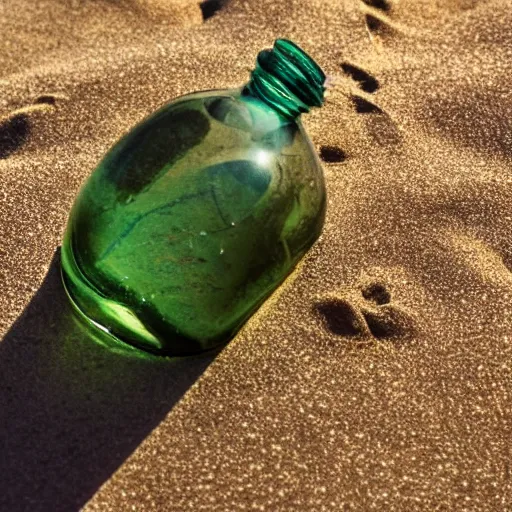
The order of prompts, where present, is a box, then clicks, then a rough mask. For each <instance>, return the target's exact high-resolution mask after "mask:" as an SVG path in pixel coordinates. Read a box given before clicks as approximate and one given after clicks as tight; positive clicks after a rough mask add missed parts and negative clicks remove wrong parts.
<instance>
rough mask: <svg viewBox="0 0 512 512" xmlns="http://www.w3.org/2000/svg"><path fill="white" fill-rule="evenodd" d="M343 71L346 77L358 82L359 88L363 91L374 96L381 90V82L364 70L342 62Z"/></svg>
mask: <svg viewBox="0 0 512 512" xmlns="http://www.w3.org/2000/svg"><path fill="white" fill-rule="evenodd" d="M341 69H342V70H343V72H344V73H345V74H346V75H348V76H350V77H351V78H352V79H353V80H355V81H356V82H358V85H359V87H360V88H361V89H362V90H363V91H365V92H367V93H370V94H373V93H374V92H375V91H376V90H377V89H378V88H379V82H378V81H377V79H376V78H375V77H373V76H372V75H370V73H368V72H367V71H365V70H364V69H361V68H359V67H357V66H354V65H353V64H350V63H348V62H342V63H341Z"/></svg>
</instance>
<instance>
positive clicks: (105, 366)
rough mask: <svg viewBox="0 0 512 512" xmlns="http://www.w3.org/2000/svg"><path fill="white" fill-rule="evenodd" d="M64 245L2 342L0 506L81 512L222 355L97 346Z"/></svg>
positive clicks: (0, 354)
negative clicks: (70, 285)
mask: <svg viewBox="0 0 512 512" xmlns="http://www.w3.org/2000/svg"><path fill="white" fill-rule="evenodd" d="M59 267H60V252H59V251H57V252H56V254H55V256H54V258H53V260H52V263H51V266H50V269H49V271H48V274H47V276H46V278H45V280H44V282H43V284H42V286H41V288H40V289H39V291H38V292H37V294H36V295H35V296H34V297H33V299H32V301H31V302H30V303H29V305H28V306H27V308H26V309H25V311H24V312H23V314H22V315H21V316H20V317H19V318H18V320H17V321H16V322H15V323H14V325H13V326H12V328H11V330H10V331H9V332H8V333H7V335H6V336H5V338H4V340H3V341H2V342H1V343H0V482H1V483H0V510H2V511H3V510H5V511H24V510H30V511H48V510H51V511H54V512H59V511H73V510H79V509H80V508H81V507H82V506H83V505H84V504H85V502H86V501H87V500H88V499H89V498H90V497H91V496H92V495H93V494H94V493H95V491H96V490H97V489H98V488H99V487H100V486H101V485H102V484H103V482H105V481H106V480H107V479H108V478H109V477H110V476H111V475H112V473H113V472H114V471H115V470H116V469H117V468H118V467H119V466H120V465H121V464H122V462H123V461H124V460H125V459H126V458H127V457H128V456H129V455H130V454H131V453H132V452H133V451H134V450H135V449H136V447H137V446H138V445H139V444H140V443H141V442H142V441H143V440H144V438H145V437H146V436H147V435H148V434H149V433H150V432H151V431H152V430H153V429H154V428H155V427H156V426H157V425H158V424H159V423H160V421H161V420H162V419H163V418H164V417H165V415H166V414H167V413H168V412H169V411H170V410H171V409H172V407H173V406H174V404H176V402H177V401H178V400H179V399H180V398H181V397H182V396H183V394H184V393H185V392H186V391H187V390H188V388H190V386H191V385H192V384H193V383H194V382H195V381H196V380H197V379H198V377H199V376H200V375H201V374H202V373H203V372H204V370H205V369H206V368H207V366H208V365H209V364H210V363H211V361H212V360H213V359H214V358H215V356H216V355H217V354H218V353H219V351H217V352H216V353H213V354H211V353H209V354H207V355H204V356H197V357H189V358H176V359H165V358H157V357H154V356H151V357H147V358H144V357H137V355H136V354H134V353H133V352H132V353H131V354H130V351H126V353H122V354H117V353H115V352H113V351H112V350H108V349H107V348H105V347H103V346H102V345H100V344H98V343H95V342H94V341H93V339H92V338H91V335H90V333H88V331H86V330H85V328H84V327H82V325H81V323H80V322H78V321H77V319H76V317H75V315H74V314H73V313H72V310H71V306H70V304H69V303H68V299H67V297H66V294H65V292H64V290H63V288H62V285H61V282H60V268H59Z"/></svg>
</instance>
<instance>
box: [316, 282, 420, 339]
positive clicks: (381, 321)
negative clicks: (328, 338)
mask: <svg viewBox="0 0 512 512" xmlns="http://www.w3.org/2000/svg"><path fill="white" fill-rule="evenodd" d="M314 308H315V310H316V312H317V314H318V315H319V316H320V318H321V320H322V323H323V325H324V328H325V329H327V331H329V332H331V333H332V334H335V335H338V336H345V337H350V338H354V339H357V340H364V341H371V340H372V339H374V340H375V339H377V340H405V339H408V338H411V337H413V336H414V334H415V333H416V332H417V325H416V320H415V318H414V316H413V315H412V314H411V313H410V312H409V311H408V310H407V309H406V308H404V307H402V306H400V305H399V304H396V303H395V302H394V301H393V299H392V295H391V291H390V288H389V286H388V285H386V284H385V283H384V282H382V281H372V282H369V283H366V284H363V285H361V286H360V287H358V288H357V289H350V290H346V291H344V292H341V293H334V294H329V295H327V296H325V297H323V298H320V299H319V300H317V301H316V303H315V306H314Z"/></svg>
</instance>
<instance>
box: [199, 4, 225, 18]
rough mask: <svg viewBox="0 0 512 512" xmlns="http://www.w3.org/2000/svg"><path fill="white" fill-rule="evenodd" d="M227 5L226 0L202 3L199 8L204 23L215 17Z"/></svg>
mask: <svg viewBox="0 0 512 512" xmlns="http://www.w3.org/2000/svg"><path fill="white" fill-rule="evenodd" d="M225 3H226V0H204V1H203V2H201V3H200V4H199V7H200V9H201V13H202V15H203V21H206V20H208V19H210V18H211V17H212V16H215V14H216V13H217V12H218V11H220V10H221V9H222V8H223V7H224V4H225Z"/></svg>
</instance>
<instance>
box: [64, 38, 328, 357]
mask: <svg viewBox="0 0 512 512" xmlns="http://www.w3.org/2000/svg"><path fill="white" fill-rule="evenodd" d="M324 81H325V75H324V73H323V72H322V70H321V69H320V68H319V67H318V65H317V64H316V63H315V62H314V61H313V60H312V59H311V58H310V57H309V56H308V55H307V54H306V53H305V52H304V51H302V50H301V49H300V48H299V47H298V46H296V45H295V44H294V43H292V42H291V41H288V40H285V39H279V40H277V41H275V44H274V47H273V49H271V50H264V51H261V52H260V53H259V54H258V58H257V65H256V68H255V70H254V71H253V72H252V74H251V79H250V81H249V83H247V84H246V85H244V86H242V87H239V88H235V89H227V90H211V91H204V92H197V93H192V94H187V95H185V96H181V97H180V98H177V99H176V100H174V101H172V102H171V103H169V104H167V105H165V106H164V107H163V108H161V109H160V110H159V111H157V112H156V113H154V114H153V115H151V116H150V117H148V118H147V119H146V120H144V121H143V122H142V123H140V124H139V125H138V126H136V127H135V128H134V129H133V130H132V131H130V132H129V133H128V134H127V135H126V136H124V137H123V138H122V139H121V140H120V141H119V142H117V143H116V144H115V145H114V147H113V148H112V149H111V150H110V151H109V152H108V153H107V155H106V156H105V157H104V159H103V160H102V161H101V163H100V164H99V166H98V167H97V169H96V170H95V171H94V172H93V173H92V175H91V176H90V177H89V179H88V180H87V182H86V183H85V184H84V186H83V187H82V189H81V191H80V193H79V195H78V197H77V199H76V201H75V204H74V206H73V209H72V212H71V215H70V218H69V223H68V227H67V231H66V235H65V238H64V242H63V246H62V271H63V272H62V275H63V281H64V285H65V287H66V290H67V292H68V295H69V297H70V298H71V300H72V302H73V303H74V305H75V306H76V307H77V309H78V310H79V311H80V312H81V313H83V316H84V317H85V318H86V319H87V321H88V322H89V323H90V324H91V325H93V326H96V327H97V328H100V329H102V330H103V331H106V332H108V333H109V334H110V335H112V336H113V337H114V338H117V339H119V340H122V341H124V342H127V343H129V344H131V345H134V346H137V347H139V348H142V349H145V350H148V351H152V352H157V353H162V354H166V355H186V354H194V353H198V352H201V351H205V350H208V349H211V348H213V347H216V346H218V345H221V344H224V343H226V342H227V341H229V339H230V338H232V337H233V336H234V334H235V333H236V332H237V330H238V329H239V328H240V327H241V325H242V324H243V323H244V322H245V321H246V320H247V318H248V317H249V316H250V315H251V314H252V313H253V312H254V311H255V310H256V309H257V307H258V306H259V305H260V304H261V303H262V302H263V301H264V299H265V298H266V297H268V296H269V295H270V294H271V293H272V291H274V290H275V289H276V288H277V286H278V285H279V284H280V283H281V282H282V281H283V280H284V279H285V277H286V276H287V275H288V274H289V273H290V272H291V271H292V269H293V268H294V266H295V265H296V264H297V262H298V261H299V260H300V258H301V257H302V256H303V255H304V254H305V252H306V251H307V250H308V249H309V248H310V246H311V245H312V244H313V243H314V242H315V240H316V239H317V238H318V236H319V235H320V232H321V230H322V226H323V222H324V215H325V206H326V195H325V185H324V178H323V174H322V169H321V165H320V162H319V160H318V157H317V155H316V153H315V150H314V148H313V146H312V144H311V142H310V140H309V138H308V136H307V134H306V133H305V131H304V128H303V126H302V123H301V122H300V114H301V113H303V112H308V111H309V108H310V107H312V106H318V107H319V106H321V105H322V103H323V93H324V86H323V84H324Z"/></svg>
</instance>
